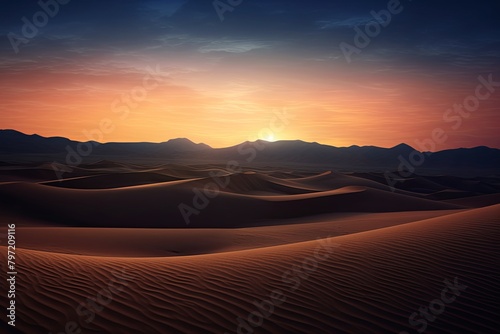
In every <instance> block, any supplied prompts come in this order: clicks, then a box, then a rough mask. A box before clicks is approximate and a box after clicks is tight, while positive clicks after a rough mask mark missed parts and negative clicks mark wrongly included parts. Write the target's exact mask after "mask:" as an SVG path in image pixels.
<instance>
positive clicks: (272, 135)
mask: <svg viewBox="0 0 500 334" xmlns="http://www.w3.org/2000/svg"><path fill="white" fill-rule="evenodd" d="M262 139H263V140H265V141H268V142H275V141H276V140H277V139H276V137H275V136H274V133H270V134H268V135H266V136H265V137H264V138H262Z"/></svg>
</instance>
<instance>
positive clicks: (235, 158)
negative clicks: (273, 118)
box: [0, 130, 500, 175]
mask: <svg viewBox="0 0 500 334" xmlns="http://www.w3.org/2000/svg"><path fill="white" fill-rule="evenodd" d="M98 160H114V161H127V162H136V163H140V162H143V163H172V162H176V163H223V164H224V163H227V162H229V161H232V162H236V163H238V164H239V165H252V164H259V165H266V164H268V165H288V164H290V165H294V166H298V165H300V166H304V167H307V166H312V165H314V166H323V167H324V168H328V169H339V170H351V171H384V170H392V171H396V170H399V171H402V174H404V173H405V171H408V170H409V171H410V172H415V171H417V172H419V171H420V172H422V171H425V172H426V173H433V174H439V173H444V172H446V173H449V172H453V174H467V175H476V174H481V175H487V174H496V175H498V174H500V150H499V149H494V148H488V147H484V146H480V147H475V148H468V149H465V148H460V149H451V150H444V151H439V152H434V153H432V154H431V153H429V152H427V153H421V152H419V151H416V150H415V149H414V148H412V147H411V146H409V145H406V144H400V145H397V146H395V147H392V148H381V147H375V146H363V147H359V146H350V147H334V146H328V145H322V144H318V143H308V142H304V141H300V140H284V141H276V142H266V141H262V140H258V141H255V142H244V143H241V144H240V145H236V146H231V147H227V148H218V149H215V148H212V147H210V146H208V145H206V144H195V143H193V142H192V141H190V140H189V139H186V138H178V139H171V140H169V141H166V142H163V143H104V144H101V143H97V142H94V141H89V142H78V141H73V140H70V139H67V138H63V137H50V138H45V137H42V136H39V135H26V134H24V133H21V132H18V131H15V130H0V161H4V162H50V161H56V162H58V163H61V164H66V165H72V166H75V165H78V164H80V163H82V162H95V161H98Z"/></svg>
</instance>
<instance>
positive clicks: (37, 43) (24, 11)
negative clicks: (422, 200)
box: [0, 0, 500, 150]
mask: <svg viewBox="0 0 500 334" xmlns="http://www.w3.org/2000/svg"><path fill="white" fill-rule="evenodd" d="M43 1H47V2H49V0H43ZM53 1H54V0H53ZM60 1H62V2H65V1H67V0H64V1H63V0H60ZM226 1H227V0H223V1H222V2H226ZM233 3H237V1H233ZM387 6H388V2H387V1H374V0H359V1H330V0H329V1H319V0H308V1H291V0H243V1H242V2H241V4H240V5H238V6H236V7H234V8H232V11H226V12H225V13H224V20H223V21H221V20H220V18H219V16H218V14H217V11H216V9H215V8H214V6H213V3H212V0H172V1H169V0H165V1H159V0H151V1H137V0H108V1H103V0H85V1H84V0H71V1H69V2H68V3H67V4H64V5H60V8H59V12H58V13H57V14H55V15H54V17H51V18H49V19H48V20H47V23H46V24H45V25H43V21H40V22H42V24H41V25H42V27H40V28H38V30H39V31H38V33H37V34H36V35H35V36H34V37H32V38H26V40H24V41H25V42H26V43H21V42H19V43H20V45H19V46H18V51H19V52H18V53H16V52H15V51H14V48H13V46H12V43H11V41H10V40H12V39H13V37H12V36H14V35H13V34H10V33H14V34H15V35H16V38H20V37H22V36H23V33H22V27H23V24H24V23H23V21H22V18H23V17H26V18H27V19H28V20H29V21H30V22H33V15H35V16H36V13H37V12H38V11H40V10H41V8H40V7H39V5H38V4H37V1H34V0H33V1H25V0H17V1H8V2H7V1H3V2H2V3H1V4H0V34H1V35H2V36H1V42H0V101H1V103H0V128H2V129H6V128H12V129H16V130H19V131H22V132H25V133H29V134H32V133H37V134H40V135H43V136H64V137H68V138H71V139H76V140H87V138H86V136H85V135H84V132H85V131H91V130H94V129H98V128H99V126H100V124H101V122H102V120H108V121H107V122H108V123H109V122H111V124H112V129H108V130H109V131H107V133H105V134H103V136H102V138H99V139H101V141H103V142H110V141H152V142H162V141H166V140H168V139H170V138H177V137H187V138H190V139H191V140H193V141H195V142H204V143H207V144H209V145H211V146H213V147H223V146H229V145H234V144H238V143H240V142H242V141H245V140H255V139H257V138H259V137H261V138H262V139H274V140H277V139H302V140H305V141H317V142H321V143H324V144H330V145H335V146H350V145H376V146H382V147H392V146H394V145H397V144H399V143H401V142H405V143H408V144H410V145H412V146H415V141H416V140H424V139H426V138H430V136H431V132H432V130H433V129H434V128H442V129H443V130H444V131H445V132H446V135H447V136H448V139H447V140H446V141H445V142H444V143H441V144H439V145H438V146H437V147H436V149H437V150H440V149H445V148H455V147H474V146H479V145H487V146H490V147H497V148H500V136H499V135H498V131H499V130H500V126H499V125H500V122H499V119H500V118H499V116H498V115H499V113H500V87H498V88H497V89H496V91H495V92H493V93H492V94H491V96H490V97H489V98H488V99H487V100H484V101H481V102H480V105H479V107H478V108H477V110H475V111H473V112H471V113H470V116H468V117H467V118H463V117H462V116H460V115H459V114H458V113H456V112H449V113H448V114H447V117H448V122H447V121H445V120H444V119H443V115H445V113H446V111H447V109H449V108H452V107H453V105H454V104H462V103H463V102H464V100H465V99H466V98H467V97H468V96H470V95H474V94H475V89H476V86H477V85H478V84H479V81H478V77H479V76H480V75H482V76H483V77H485V78H487V77H488V75H492V78H493V80H494V81H497V82H500V2H499V1H492V0H489V1H484V0H474V1H454V2H453V3H451V2H445V3H441V2H436V1H425V0H419V1H409V0H402V1H401V5H400V6H401V8H402V11H401V12H400V13H398V14H394V15H392V19H391V22H390V23H389V24H388V25H387V26H386V27H382V28H381V32H380V34H378V35H377V36H374V37H373V38H372V39H371V41H370V44H369V45H368V46H366V47H365V48H362V49H360V50H361V52H360V53H359V54H357V53H356V54H353V55H352V59H351V62H348V61H346V58H345V57H344V55H343V52H342V50H341V48H340V47H339V45H340V43H342V42H345V43H349V44H352V45H354V37H355V35H356V32H355V30H354V28H355V27H356V26H357V27H359V28H360V29H362V30H364V29H365V25H366V24H367V23H369V22H371V21H373V18H372V17H371V15H370V12H371V11H376V12H378V11H380V10H384V9H387ZM37 18H38V19H39V20H40V19H42V20H43V16H40V15H38V16H37ZM9 34H10V35H9ZM9 36H10V40H9ZM148 68H149V70H148ZM154 69H158V70H159V72H160V73H159V74H160V76H158V77H157V79H158V80H157V81H154V82H153V81H151V80H149V79H148V80H147V81H146V83H147V84H148V85H149V88H148V90H146V93H147V96H145V97H144V96H140V94H143V93H144V90H141V89H140V87H143V85H144V80H145V78H148V73H149V72H150V71H151V70H154ZM155 83H158V84H155ZM132 93H134V94H136V95H135V99H136V100H135V101H134V100H130V101H128V105H127V104H126V102H124V101H126V99H127V98H130V96H131V94H132ZM124 110H127V111H126V114H125V111H124ZM276 113H281V114H283V113H286V115H287V122H286V124H283V123H279V126H278V127H274V130H275V131H273V133H272V134H271V131H269V130H263V129H266V128H268V129H269V127H270V126H271V125H272V124H276ZM453 117H454V118H453ZM451 119H454V121H450V120H451ZM273 122H274V123H273ZM459 122H460V123H459ZM282 125H283V126H282Z"/></svg>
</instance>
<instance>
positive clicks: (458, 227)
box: [0, 205, 500, 334]
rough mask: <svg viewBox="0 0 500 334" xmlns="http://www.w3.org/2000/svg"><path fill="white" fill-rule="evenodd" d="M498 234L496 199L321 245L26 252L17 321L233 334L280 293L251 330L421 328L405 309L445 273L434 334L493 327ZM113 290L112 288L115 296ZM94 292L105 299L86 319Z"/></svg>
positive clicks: (39, 328) (32, 325)
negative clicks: (158, 253)
mask: <svg viewBox="0 0 500 334" xmlns="http://www.w3.org/2000/svg"><path fill="white" fill-rule="evenodd" d="M282 228H287V227H282ZM499 237H500V205H495V206H491V207H486V208H481V209H474V210H470V211H466V212H460V213H455V214H450V215H446V216H443V217H437V218H431V219H426V220H422V221H418V222H414V223H408V224H403V225H399V226H394V227H386V228H380V229H377V230H373V231H367V232H362V233H355V234H350V235H346V236H338V237H334V238H328V239H324V240H325V241H326V242H324V243H323V245H322V244H321V243H320V242H318V241H313V240H311V241H305V242H298V243H294V244H287V245H282V246H274V247H260V248H255V249H251V250H244V251H234V252H228V253H216V254H208V255H198V256H189V257H169V258H140V259H138V258H109V257H91V256H77V255H66V254H55V253H48V252H40V251H33V250H19V264H18V267H19V270H18V271H19V274H18V291H19V292H18V296H17V300H18V302H19V303H20V304H22V305H24V307H22V308H19V310H18V326H17V328H18V329H21V330H22V331H23V332H25V333H28V334H29V333H46V332H48V331H53V332H59V331H62V330H63V329H64V324H66V323H67V322H71V321H72V322H74V323H75V324H76V326H78V328H81V329H82V330H83V331H84V332H100V333H132V332H137V333H224V332H227V333H235V332H237V330H238V324H239V323H238V320H237V319H238V318H239V317H240V318H242V319H247V318H248V316H249V314H250V312H254V311H259V309H258V308H257V306H255V305H254V304H253V303H254V302H261V301H262V300H267V299H270V294H271V293H272V291H274V290H275V289H279V291H280V296H279V297H280V299H281V300H283V299H285V300H284V302H282V303H281V304H280V305H275V306H274V307H273V312H272V314H269V315H268V316H267V317H266V318H265V319H262V325H261V327H258V328H254V327H249V328H250V329H251V330H252V332H255V333H399V332H400V331H402V330H406V331H408V332H415V329H416V328H415V327H413V328H410V327H411V326H410V324H409V323H408V318H409V316H410V315H411V314H412V313H413V312H418V309H419V307H421V306H425V305H429V303H431V302H432V301H433V300H435V299H439V298H441V292H442V290H443V288H445V287H446V285H445V283H444V281H445V280H448V281H451V282H454V280H455V279H456V280H457V281H456V283H457V284H458V285H459V286H462V289H463V286H464V285H465V286H466V288H465V290H461V292H460V295H457V296H456V298H455V300H454V301H453V302H452V303H450V304H446V309H445V310H444V312H443V313H442V314H439V315H437V316H436V318H435V319H434V321H432V322H431V321H428V322H427V325H428V329H427V330H428V332H429V333H466V332H471V333H494V332H495V331H496V330H497V329H498V328H499V326H500V321H499V320H498V317H497V315H498V312H499V311H500V299H499V298H498V297H499V296H498V291H499V288H500V286H499V285H500V272H499V271H498V255H499V254H500V244H499V243H498V238H499ZM318 247H320V248H318ZM1 254H2V257H5V249H4V247H2V252H1ZM315 255H316V256H319V255H321V256H320V257H314V256H315ZM320 258H321V259H320ZM305 259H317V260H316V261H317V262H316V263H317V268H315V269H314V270H313V269H311V270H309V271H308V270H306V269H304V268H305V267H303V264H301V263H302V261H303V260H305ZM308 263H309V267H308V268H313V267H314V266H312V263H311V262H308ZM294 265H297V266H298V267H294ZM293 268H296V269H297V268H299V269H300V270H301V271H298V272H293ZM299 275H301V276H299ZM110 283H113V284H112V285H110ZM2 284H3V285H5V284H6V283H5V282H4V281H3V282H2ZM105 291H112V292H108V293H107V295H108V297H111V298H112V299H111V300H107V299H106V298H105V297H103V295H104V294H106V293H105ZM109 293H110V295H109ZM449 294H450V291H448V295H449ZM5 298H6V297H5V296H4V295H1V296H0V299H1V300H2V304H5V301H6V300H5ZM87 298H94V299H95V300H96V301H98V300H99V298H101V300H102V301H107V302H108V303H107V304H106V305H104V306H103V308H102V310H101V311H100V312H98V313H96V314H95V318H93V319H92V321H90V322H86V320H90V318H92V315H91V314H92V313H90V311H89V310H88V309H86V308H85V305H89V304H88V301H87ZM80 303H83V306H81V308H80V309H78V310H79V312H80V314H78V313H77V311H76V310H77V308H78V307H79V305H80ZM41 305H43V308H42V307H40V306H41ZM266 305H268V304H266ZM97 306H99V304H97ZM89 307H90V306H89ZM260 311H261V312H263V311H262V310H260ZM256 319H257V320H259V319H258V318H256ZM257 320H255V321H257ZM246 321H248V320H246ZM244 326H251V325H244ZM242 330H243V329H242ZM240 332H242V333H245V332H244V331H240Z"/></svg>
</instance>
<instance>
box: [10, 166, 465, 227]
mask: <svg viewBox="0 0 500 334" xmlns="http://www.w3.org/2000/svg"><path fill="white" fill-rule="evenodd" d="M209 184H212V185H214V186H216V185H215V183H214V182H213V181H212V180H211V179H188V180H180V181H173V182H166V183H159V184H154V185H141V186H134V187H126V188H115V189H100V190H82V189H65V188H59V187H51V186H47V185H41V184H33V183H8V184H1V185H0V199H2V201H1V204H0V209H1V210H4V211H8V212H10V213H11V215H16V214H17V215H21V216H27V217H28V218H30V219H36V220H41V221H44V220H50V221H51V222H52V223H54V224H59V225H63V226H64V225H68V226H94V227H97V226H100V227H185V226H186V221H185V220H184V218H183V215H182V213H181V211H180V210H179V205H180V204H181V203H184V204H185V205H188V206H190V207H192V208H193V210H194V209H196V210H197V212H198V213H197V214H193V215H191V224H190V226H191V227H243V226H255V224H257V223H258V222H259V221H262V220H270V219H284V218H296V217H303V216H310V215H316V214H323V213H332V212H395V211H418V210H424V211H425V210H453V209H460V208H462V207H461V206H459V205H455V204H450V203H442V202H436V201H430V200H425V199H421V198H418V197H412V196H407V195H403V194H396V193H392V192H390V191H383V190H379V189H372V188H367V187H359V186H356V187H344V188H341V189H334V190H329V191H318V192H311V191H310V190H304V189H302V190H301V189H300V188H293V187H285V186H283V185H279V184H277V183H273V182H269V180H266V179H265V178H264V177H262V176H259V175H257V174H255V175H254V174H240V175H236V176H235V177H234V179H231V182H230V187H229V186H228V188H231V189H229V190H230V191H235V190H237V189H239V190H241V192H243V193H235V192H230V191H226V190H225V189H224V188H221V191H220V192H217V193H215V194H214V193H213V192H210V191H209V192H208V195H207V192H206V191H204V190H203V189H204V187H206V186H207V185H209ZM257 186H259V187H260V189H261V192H263V193H265V194H269V193H273V194H274V195H273V196H257V195H248V194H244V193H251V191H249V189H250V188H252V187H253V188H256V187H257ZM200 189H201V190H200ZM277 189H278V190H279V191H281V193H283V192H285V193H287V192H288V194H287V195H280V194H278V193H277V192H276V191H277ZM290 189H293V192H298V193H299V194H293V195H291V194H290V192H292V191H290ZM202 192H203V193H204V194H205V195H200V194H201V193H202ZM301 192H302V193H301ZM303 192H306V193H303ZM211 197H212V198H211ZM374 199H376V200H374ZM197 203H201V204H199V205H198V207H196V206H197ZM2 207H3V208H2ZM26 207H29V208H30V210H29V211H26V210H24V208H26Z"/></svg>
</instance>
